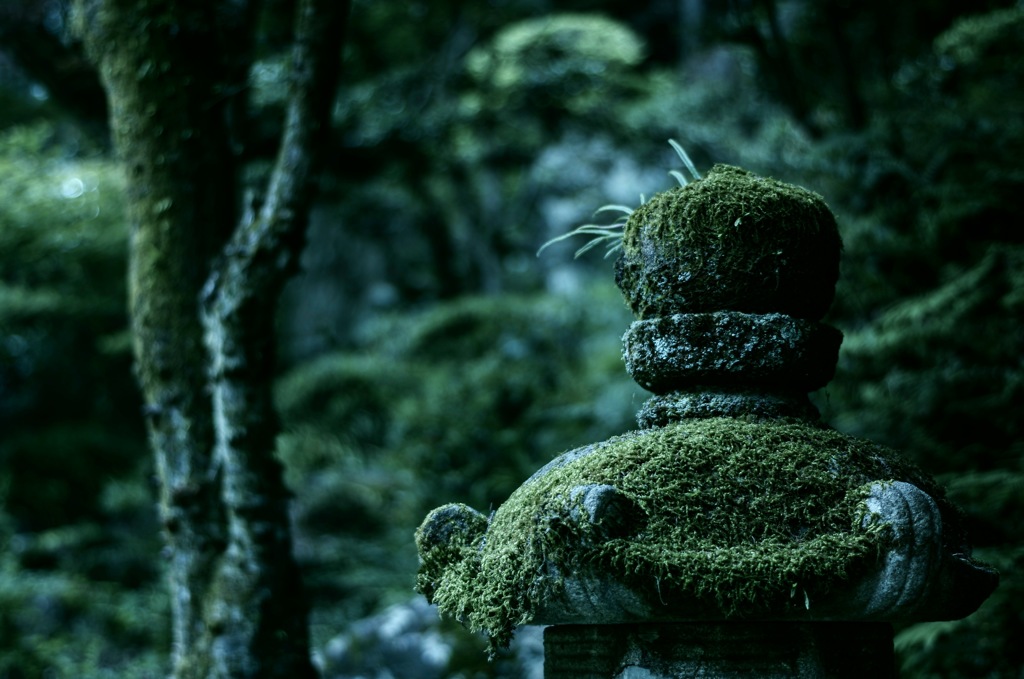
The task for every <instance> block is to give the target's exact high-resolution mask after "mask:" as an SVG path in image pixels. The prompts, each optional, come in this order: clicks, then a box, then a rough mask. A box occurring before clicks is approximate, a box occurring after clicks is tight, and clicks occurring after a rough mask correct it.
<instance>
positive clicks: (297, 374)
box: [0, 0, 1024, 679]
mask: <svg viewBox="0 0 1024 679" xmlns="http://www.w3.org/2000/svg"><path fill="white" fill-rule="evenodd" d="M290 7H291V3H289V2H285V1H282V0H268V1H267V2H265V3H264V6H263V9H262V10H261V15H260V17H261V20H260V22H259V24H258V26H259V32H258V35H257V36H256V40H255V47H254V51H255V53H256V54H257V55H258V60H257V62H256V64H255V65H254V67H253V68H252V69H251V71H250V73H249V78H248V82H249V85H250V94H249V96H250V100H251V102H252V104H253V110H254V113H253V115H252V116H251V118H250V119H249V120H248V121H247V124H248V126H249V131H250V138H251V143H250V145H249V147H248V149H247V153H246V156H245V161H246V165H245V173H246V176H249V177H252V178H259V177H262V176H264V175H265V174H266V172H267V168H268V167H269V165H270V163H271V160H272V154H273V145H272V144H271V143H270V141H271V140H272V139H273V132H272V131H273V130H274V129H275V128H276V127H277V126H278V125H279V123H280V119H281V116H282V110H283V103H284V101H285V99H286V93H285V87H284V83H283V79H284V72H285V68H284V58H285V57H284V51H285V48H286V45H287V35H284V34H283V32H282V28H281V27H282V26H287V25H288V21H286V20H282V19H281V17H282V16H284V15H285V14H287V13H288V12H290ZM966 11H967V10H966V9H965V5H964V3H957V2H951V1H945V2H943V1H940V0H935V1H923V0H922V1H918V2H907V3H892V2H886V3H883V2H878V1H876V0H863V1H860V2H845V1H843V0H822V1H817V2H814V1H810V0H804V1H797V0H794V1H785V2H784V1H780V0H775V1H773V0H733V1H730V2H722V3H713V2H706V1H701V0H672V1H655V2H649V3H635V2H621V1H606V2H586V1H582V0H580V1H560V2H554V1H552V0H491V1H489V2H478V3H466V2H460V1H456V0H443V1H438V2H433V1H432V2H407V3H381V2H370V1H369V0H356V1H355V2H354V3H353V8H352V13H351V18H350V22H349V28H348V31H349V34H348V41H347V47H346V50H345V54H344V74H343V78H342V84H341V87H340V91H339V96H338V98H337V101H336V104H335V107H334V111H333V121H334V129H333V135H332V138H331V143H330V148H329V150H328V152H327V163H326V166H325V168H324V171H323V172H322V175H321V176H320V178H319V183H320V193H319V199H318V201H317V204H316V206H315V210H314V212H313V218H312V223H311V227H310V232H309V234H308V241H309V242H308V246H307V248H306V250H305V253H304V255H303V257H302V272H301V274H300V275H298V276H297V277H296V278H295V279H294V280H292V282H291V283H290V284H289V287H288V289H287V290H286V293H285V298H284V300H283V301H282V303H281V305H280V308H279V309H278V310H277V332H278V339H279V341H280V343H281V361H280V365H279V367H278V377H277V380H276V387H275V389H276V391H275V393H276V402H277V407H278V409H279V411H280V413H281V416H282V420H283V423H284V433H283V434H282V435H281V436H280V437H279V440H278V443H277V454H278V456H279V458H280V459H281V460H282V461H283V463H284V464H285V468H286V474H287V481H288V484H289V485H290V487H291V489H292V490H293V492H294V493H295V500H294V510H293V515H294V525H295V532H296V546H295V549H296V555H297V558H298V559H299V562H300V565H301V569H302V574H303V579H304V581H305V584H306V587H307V590H308V594H309V596H310V599H311V601H312V604H313V610H312V619H311V633H312V638H313V646H314V648H313V651H314V654H315V658H316V660H317V664H318V665H319V667H320V668H321V671H322V673H323V675H324V676H325V677H343V676H360V675H362V676H382V677H383V676H387V675H385V674H383V672H385V671H390V672H392V674H393V675H394V676H423V677H430V676H436V677H457V676H459V677H493V676H526V673H527V672H528V671H529V670H528V669H526V668H525V667H524V666H523V664H522V663H524V662H525V663H527V664H528V663H529V657H530V654H531V652H532V653H533V657H534V658H535V655H536V651H535V649H534V650H533V651H530V649H525V648H523V646H522V645H520V646H519V647H514V648H513V649H512V650H511V651H509V653H508V654H507V655H506V656H503V657H501V658H499V659H498V660H497V661H495V662H493V663H488V662H487V661H486V656H485V653H484V651H483V648H484V641H483V640H480V639H476V638H474V637H471V636H469V635H467V634H466V633H464V632H463V631H462V630H461V628H459V627H458V626H457V625H455V624H452V623H450V622H441V621H438V620H436V619H435V616H433V614H432V613H431V612H430V611H429V610H426V611H424V608H425V604H424V603H423V602H422V600H421V599H420V600H417V598H416V597H415V595H414V593H413V592H412V585H413V581H414V576H415V572H416V568H417V562H416V553H415V547H414V545H413V542H412V533H413V531H414V529H415V527H416V526H417V525H418V524H419V522H420V521H421V520H422V518H423V517H424V515H425V514H426V512H427V511H429V509H431V508H433V507H435V506H437V505H440V504H444V503H447V502H465V503H466V504H469V505H471V506H473V507H476V508H478V509H480V510H484V511H486V510H487V509H488V508H493V507H496V506H498V505H499V504H500V503H501V502H502V501H503V500H504V498H505V497H507V495H508V494H509V493H510V492H511V491H512V490H513V489H515V488H516V487H517V486H518V485H519V483H521V482H522V480H524V479H525V478H526V477H527V476H529V475H530V474H531V473H532V472H533V471H534V470H536V469H537V468H538V467H540V466H541V465H543V464H544V463H545V462H546V461H547V460H549V459H550V458H551V457H552V456H554V455H555V454H557V453H559V452H561V451H564V450H566V449H569V448H572V447H574V446H577V445H581V444H584V443H588V442H592V441H597V440H601V439H604V438H607V437H608V436H610V435H613V434H616V433H621V432H623V431H626V430H628V429H631V428H633V427H634V423H633V419H632V418H633V413H634V412H635V411H636V409H637V408H638V407H639V405H640V404H641V403H642V402H643V401H644V400H645V397H646V394H645V393H644V392H643V391H642V390H641V389H640V388H639V387H637V386H636V385H635V384H633V383H632V382H631V381H630V379H629V378H628V376H627V375H626V373H625V370H624V369H623V367H622V364H621V359H620V347H619V337H620V336H621V333H622V332H623V331H624V330H625V329H626V327H627V326H628V324H629V322H630V317H629V314H628V312H627V310H626V309H625V306H624V304H623V303H622V301H621V300H620V299H619V296H618V292H617V291H616V289H615V288H614V284H613V281H612V278H613V275H612V266H611V262H610V261H606V260H602V259H601V257H600V253H599V252H596V251H595V252H593V253H591V254H589V255H585V256H583V257H581V258H579V259H576V260H573V251H574V249H575V247H574V246H579V245H582V242H581V243H576V244H573V243H561V244H558V245H556V246H553V247H551V248H549V249H547V250H545V252H544V254H543V256H541V257H539V258H538V257H536V256H535V255H536V252H537V250H538V248H539V247H540V245H541V244H543V243H544V242H546V241H547V240H549V239H550V238H552V237H554V236H557V235H560V234H562V233H565V232H567V231H569V230H571V229H572V228H574V227H575V226H577V225H579V224H582V223H585V222H590V221H593V220H594V216H593V211H594V209H595V208H597V207H599V206H601V205H604V204H609V203H615V204H625V205H636V204H638V203H639V201H640V200H641V196H642V195H647V196H650V195H651V194H653V193H655V192H657V191H661V190H665V189H668V188H670V187H671V186H672V185H673V184H674V180H672V178H671V177H669V176H668V174H667V171H668V170H671V169H679V168H678V164H679V163H678V159H677V158H676V156H675V154H674V153H673V151H672V150H671V148H670V147H669V146H668V145H667V144H666V141H667V139H669V138H674V139H676V140H678V141H679V142H680V143H681V144H682V145H683V146H684V147H685V148H686V149H687V151H688V152H689V154H690V156H691V157H692V158H693V159H694V161H695V163H696V165H697V167H698V168H699V169H700V170H702V171H703V170H707V169H708V168H710V166H711V165H712V164H714V163H730V164H735V165H740V166H743V167H745V168H747V169H749V170H752V171H754V172H756V173H759V174H763V175H769V176H773V177H775V178H777V179H781V180H784V181H789V182H794V183H797V184H800V185H802V186H805V187H807V188H810V189H812V190H814V191H816V192H818V193H820V194H822V195H823V196H824V197H825V199H826V200H827V202H828V203H829V204H830V205H831V207H832V209H833V210H834V211H835V212H836V214H837V216H838V220H839V224H840V229H841V233H842V236H843V239H844V243H845V250H844V255H843V264H842V274H841V278H840V282H839V286H838V290H837V297H836V302H835V304H834V305H833V308H832V311H831V312H830V314H829V316H828V318H827V319H826V320H827V321H828V322H830V323H832V324H834V325H835V326H837V327H838V328H840V329H841V330H842V331H843V333H844V335H845V340H844V343H843V347H842V351H841V355H840V364H839V368H838V371H837V375H836V377H835V379H834V380H833V382H832V383H831V384H830V385H829V386H828V387H827V388H825V389H823V390H822V391H821V392H819V393H817V394H815V395H814V399H815V402H816V404H817V405H818V406H819V408H820V409H821V411H822V413H823V416H824V418H825V419H826V420H827V421H829V422H830V423H832V424H833V425H834V426H835V427H837V428H838V429H840V430H842V431H844V432H847V433H850V434H854V435H856V436H861V437H865V438H869V439H872V440H875V441H877V442H880V443H883V444H886V445H890V446H893V447H895V448H897V449H899V450H901V451H902V452H903V453H905V455H906V456H908V457H909V458H910V459H912V460H914V461H916V462H917V463H919V464H920V465H921V466H923V467H924V468H925V469H926V470H927V471H929V472H930V473H932V474H934V475H935V476H937V477H938V478H939V479H940V480H941V481H942V482H943V483H944V484H945V485H946V486H947V488H948V491H949V494H950V496H951V497H952V499H953V500H954V501H956V502H957V503H959V504H960V505H961V506H962V507H963V509H964V511H965V513H966V517H967V520H968V525H969V527H970V531H971V537H972V539H973V542H974V544H975V546H976V555H977V556H979V557H980V558H981V559H983V560H985V561H988V562H990V563H992V564H993V565H995V566H996V567H998V568H999V570H1000V571H1001V573H1002V584H1001V586H1000V588H999V590H997V592H996V593H995V595H993V597H992V598H991V599H990V600H989V601H988V602H986V603H985V604H984V605H983V606H982V608H981V610H979V611H978V612H977V613H975V614H974V615H973V616H971V617H970V618H968V619H967V620H964V621H959V622H943V623H923V624H917V625H911V626H903V627H900V628H898V629H897V636H896V648H897V653H898V659H899V663H900V667H901V671H902V676H904V677H913V678H917V677H982V676H984V677H1015V678H1016V677H1020V676H1022V672H1024V647H1022V646H1021V644H1020V643H1019V639H1020V638H1022V636H1024V614H1022V612H1021V602H1022V601H1024V575H1022V574H1021V568H1022V566H1024V464H1022V461H1024V443H1022V436H1021V433H1022V431H1021V430H1022V422H1024V418H1022V417H1021V404H1022V403H1024V351H1022V349H1024V237H1022V233H1024V229H1022V225H1021V217H1020V211H1019V204H1020V196H1021V195H1022V191H1024V164H1022V162H1021V159H1022V158H1024V6H1022V5H1021V4H1020V3H1019V2H1017V3H1015V2H1005V1H1004V2H996V1H989V2H984V1H983V2H976V3H971V8H970V14H969V15H967V14H965V12H966ZM67 12H68V8H67V6H66V5H65V4H64V3H62V2H58V1H56V0H53V1H32V0H11V1H8V2H5V3H3V5H2V6H0V677H2V678H3V679H14V678H19V677H37V676H58V677H64V676H67V677H156V676H163V675H164V674H166V672H167V669H168V668H167V662H168V660H167V658H168V649H169V646H170V624H169V604H168V602H167V598H168V595H167V592H166V588H165V585H164V582H163V579H162V570H163V563H164V558H165V556H166V555H165V554H162V552H161V550H162V549H163V543H162V541H161V537H160V525H159V521H158V517H157V512H156V495H157V489H156V488H155V482H154V480H153V479H154V469H153V462H152V456H151V454H150V452H149V450H148V447H147V442H146V436H145V426H144V416H143V412H142V400H141V397H140V395H139V392H138V388H137V386H136V384H135V381H134V377H133V372H132V358H131V348H130V337H129V331H128V319H127V312H126V303H125V294H126V293H125V277H126V263H127V259H126V252H127V237H128V227H127V222H126V220H125V218H124V216H123V198H122V191H123V188H124V183H125V180H124V177H123V176H122V173H121V171H120V170H119V168H118V165H117V163H116V161H115V160H114V156H113V153H112V150H111V143H110V139H109V132H108V125H107V110H106V105H105V102H104V97H103V91H102V89H101V87H100V84H99V80H98V79H97V77H96V74H95V72H94V71H93V69H92V67H91V66H90V64H89V63H88V61H87V59H86V58H85V56H84V54H83V51H82V47H81V45H80V44H79V43H78V42H76V40H75V39H74V37H73V36H72V35H71V32H70V31H69V30H68V14H67ZM261 142H263V143H261ZM609 221H611V220H609ZM417 601H418V603H417ZM388 635H390V636H388ZM397 637H401V638H402V641H401V643H399V642H398V641H396V638H397ZM400 649H405V651H403V652H400ZM403 663H404V664H403ZM412 667H414V668H415V672H419V673H420V674H408V673H407V674H404V675H403V674H402V672H403V671H405V672H409V671H412V670H410V669H409V668H412ZM531 667H532V666H531ZM403 668H404V670H403ZM374 672H376V674H374Z"/></svg>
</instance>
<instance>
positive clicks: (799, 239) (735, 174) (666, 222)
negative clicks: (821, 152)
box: [616, 165, 842, 320]
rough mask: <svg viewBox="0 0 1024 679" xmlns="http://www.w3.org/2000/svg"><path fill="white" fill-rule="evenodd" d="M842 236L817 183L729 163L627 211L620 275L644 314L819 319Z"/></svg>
mask: <svg viewBox="0 0 1024 679" xmlns="http://www.w3.org/2000/svg"><path fill="white" fill-rule="evenodd" d="M841 246H842V243H841V240H840V237H839V231H838V227H837V226H836V221H835V217H834V216H833V215H832V212H831V211H830V210H829V208H828V206H827V205H826V204H825V201H824V200H823V199H822V198H821V196H819V195H818V194H816V193H813V192H811V191H808V190H806V189H803V188H800V187H798V186H794V185H792V184H785V183H783V182H779V181H776V180H774V179H769V178H765V177H759V176H757V175H755V174H753V173H751V172H748V171H746V170H743V169H741V168H738V167H732V166H729V165H715V166H714V167H713V168H712V169H711V170H710V172H708V174H707V176H706V177H705V178H704V179H702V180H700V181H696V182H692V183H690V184H688V185H686V186H682V187H679V188H676V189H672V190H670V191H666V192H664V193H659V194H657V195H655V196H654V197H653V198H652V199H651V200H650V201H648V202H647V203H646V204H645V205H643V206H641V207H640V208H638V209H637V210H636V211H634V212H633V214H632V215H631V216H630V218H629V220H628V222H627V223H626V228H625V232H624V234H623V247H624V253H623V256H622V257H621V258H620V259H619V261H618V263H617V270H616V282H617V283H618V284H619V287H620V288H621V289H622V292H623V295H624V296H625V298H626V301H627V303H628V304H629V306H630V308H631V309H632V310H633V312H634V313H635V314H637V316H638V317H639V318H641V319H643V318H650V317H653V316H666V315H669V314H674V313H688V312H700V311H746V312H749V313H770V312H778V313H784V314H789V315H791V316H796V317H798V318H809V319H812V320H816V319H820V318H821V317H822V316H824V314H825V312H826V311H827V310H828V307H829V305H830V304H831V303H832V297H833V295H834V290H835V283H836V280H837V278H838V276H839V252H840V249H841Z"/></svg>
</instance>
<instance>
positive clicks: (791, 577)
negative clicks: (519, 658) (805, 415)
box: [419, 418, 956, 645]
mask: <svg viewBox="0 0 1024 679" xmlns="http://www.w3.org/2000/svg"><path fill="white" fill-rule="evenodd" d="M886 480H903V481H908V482H910V483H913V484H914V485H916V486H918V487H919V488H921V489H922V490H924V491H925V492H927V493H928V494H929V495H931V496H932V497H934V498H937V499H938V500H939V504H940V507H941V508H942V510H943V511H944V512H946V511H947V510H948V505H947V504H946V503H945V502H944V501H942V500H941V496H942V493H941V491H940V490H939V489H938V488H936V487H935V486H934V484H933V482H931V481H930V480H928V479H927V478H926V477H924V476H923V475H922V474H920V473H919V472H917V471H916V470H915V469H914V468H913V467H911V466H910V465H908V464H906V463H902V462H899V461H895V460H893V459H892V458H891V457H889V453H888V452H887V451H886V450H885V449H883V448H881V447H879V446H877V445H874V444H871V443H869V442H865V441H859V440H856V439H852V438H850V437H847V436H845V435H843V434H840V433H838V432H836V431H834V430H831V429H828V428H825V427H818V426H810V425H807V424H796V423H788V422H772V423H752V422H744V421H741V420H736V419H732V418H713V419H708V420H702V421H691V422H687V423H685V425H670V426H667V427H664V428H660V429H655V430H649V431H645V432H639V433H637V432H634V433H630V434H627V435H624V436H621V437H617V438H613V439H610V440H609V441H607V442H604V443H601V444H596V445H594V446H591V447H589V448H585V449H580V450H577V451H572V452H570V453H567V454H565V455H563V456H562V457H561V458H558V460H556V461H555V462H553V463H552V464H550V465H549V466H548V467H546V468H545V469H543V470H541V472H538V474H537V475H535V476H534V477H533V478H532V479H531V480H529V481H528V482H527V483H525V484H523V486H522V487H521V488H520V489H519V490H518V491H516V493H514V494H513V495H512V497H511V498H509V500H508V502H506V503H505V504H504V505H503V506H502V507H501V508H500V509H499V510H498V511H497V512H496V513H495V514H494V516H493V517H492V520H491V521H490V524H489V526H488V527H487V530H486V533H483V534H481V533H479V532H478V531H479V530H480V527H481V526H480V522H479V520H478V521H477V522H476V524H477V525H476V526H475V530H474V531H471V533H472V535H470V534H469V533H467V535H466V536H464V538H463V539H461V540H460V541H457V545H456V549H454V550H448V551H446V552H445V555H446V556H447V558H448V559H449V560H444V559H441V560H439V559H437V558H435V557H436V556H437V555H438V554H440V553H441V552H438V551H437V550H434V551H432V552H429V553H427V554H426V555H424V554H422V553H421V557H424V565H423V568H422V569H421V572H420V577H419V588H420V591H422V592H424V593H425V594H427V595H428V597H429V598H431V599H432V601H433V602H434V603H436V604H438V606H439V608H440V609H441V611H442V612H443V613H446V614H450V615H454V616H456V617H458V618H459V619H460V620H462V621H463V622H464V623H465V624H466V625H467V626H468V627H470V628H471V629H474V630H477V631H484V632H486V633H487V634H488V635H490V637H491V640H492V643H494V644H495V645H502V644H504V643H507V641H508V640H509V639H510V637H511V634H512V631H513V629H514V628H515V627H516V626H518V625H522V624H524V623H528V622H530V621H531V620H532V619H533V616H534V614H535V613H536V611H537V610H538V609H539V608H540V607H542V606H543V604H544V603H545V602H548V601H550V600H551V598H552V597H557V596H559V594H560V592H561V591H562V590H561V577H562V575H558V574H563V575H565V574H579V573H588V572H589V573H600V574H603V575H607V577H608V578H609V579H610V580H612V581H617V582H620V583H622V584H623V585H625V586H627V587H629V588H631V589H632V590H634V591H637V592H641V593H644V594H645V595H647V596H649V601H648V603H649V604H650V605H652V606H653V607H655V608H656V609H657V608H658V607H659V605H663V610H664V612H665V615H666V616H678V618H680V619H686V618H687V616H688V615H693V614H694V613H695V612H700V611H704V612H707V611H713V612H715V614H716V615H720V616H721V617H724V618H737V617H759V616H761V617H775V616H779V615H786V614H787V613H791V612H797V613H798V612H800V611H805V610H806V609H805V607H806V606H808V605H810V607H811V610H812V612H813V602H814V601H815V600H816V598H817V597H819V596H822V595H823V594H825V593H826V592H828V591H829V590H830V588H832V587H834V586H835V585H836V584H837V583H839V582H842V581H846V580H848V579H850V578H852V577H855V576H856V575H857V574H858V573H860V572H863V571H864V570H865V569H866V568H867V567H869V566H870V565H872V564H873V563H875V561H876V559H877V558H878V556H879V554H880V553H881V551H882V550H883V549H885V548H886V547H887V537H886V536H887V535H888V531H887V529H886V527H885V526H883V525H880V524H878V523H871V522H868V523H867V524H866V525H864V522H863V519H864V517H865V516H866V511H867V510H866V508H865V505H864V500H865V498H866V496H867V493H868V492H869V488H870V484H871V483H872V482H874V481H886ZM595 484H596V485H608V486H614V488H615V489H616V491H617V493H618V494H619V495H621V497H622V498H624V502H626V503H629V504H630V505H631V506H635V507H636V516H637V518H636V520H634V521H632V524H631V530H630V532H629V534H627V535H621V534H616V535H615V536H613V537H607V536H606V534H604V533H602V532H601V531H602V528H601V526H600V522H598V524H596V525H595V524H592V523H590V522H588V521H585V520H580V518H579V517H580V516H581V512H580V511H579V507H578V506H577V505H578V504H579V497H578V496H579V492H578V490H577V491H576V493H575V494H574V492H573V489H578V488H579V487H580V486H588V485H595ZM439 511H440V510H439ZM431 523H432V520H431V519H430V518H428V520H427V521H426V522H425V523H424V526H423V527H422V528H421V529H420V532H421V534H427V533H431V534H436V533H437V531H438V530H439V529H438V528H437V527H436V526H433V527H432V526H431V525H430V524H431ZM947 523H950V524H955V521H953V520H950V521H947ZM949 528H950V526H947V527H946V529H947V530H948V529H949ZM949 532H950V534H952V535H955V534H956V531H955V530H951V531H949ZM421 548H422V545H421ZM808 602H810V603H808Z"/></svg>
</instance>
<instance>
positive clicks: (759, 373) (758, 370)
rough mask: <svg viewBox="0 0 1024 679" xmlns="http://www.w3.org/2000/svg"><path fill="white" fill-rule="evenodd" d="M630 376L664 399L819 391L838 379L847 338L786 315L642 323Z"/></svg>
mask: <svg viewBox="0 0 1024 679" xmlns="http://www.w3.org/2000/svg"><path fill="white" fill-rule="evenodd" d="M622 340H623V352H622V356H623V359H624V360H625V362H626V370H628V371H629V374H630V375H631V376H632V377H633V379H634V380H636V382H637V384H639V385H640V386H642V387H644V388H645V389H648V390H650V391H653V392H655V393H657V394H663V393H665V392H667V391H672V390H676V389H685V388H687V387H693V386H695V385H698V384H700V385H707V386H711V385H715V386H744V387H750V388H753V387H761V388H769V389H791V390H797V391H804V392H807V391H814V390H816V389H819V388H821V387H823V386H825V385H826V384H828V382H829V380H831V379H832V377H833V375H834V374H835V369H836V361H837V359H838V356H839V345H840V344H841V343H842V341H843V336H842V333H840V332H839V331H838V330H836V329H835V328H833V327H831V326H828V325H823V324H821V323H814V322H811V321H805V320H801V319H797V318H793V317H791V316H785V315H783V314H746V313H739V312H715V313H701V314H676V315H674V316H664V317H661V318H652V319H648V320H642V321H636V322H634V323H633V325H631V326H630V328H629V330H627V331H626V334H625V335H624V336H623V338H622Z"/></svg>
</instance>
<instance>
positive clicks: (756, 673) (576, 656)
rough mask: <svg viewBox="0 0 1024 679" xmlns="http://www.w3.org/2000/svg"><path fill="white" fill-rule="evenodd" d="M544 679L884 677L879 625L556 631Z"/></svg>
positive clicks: (890, 668)
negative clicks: (596, 678) (605, 678)
mask: <svg viewBox="0 0 1024 679" xmlns="http://www.w3.org/2000/svg"><path fill="white" fill-rule="evenodd" d="M544 646H545V649H546V651H547V654H546V657H545V662H544V676H545V679H593V678H595V677H611V678H613V679H675V678H676V677H718V678H721V679H726V678H731V677H758V678H759V679H797V678H799V679H821V678H824V677H828V678H829V679H863V678H864V677H872V679H886V678H891V677H893V676H894V667H895V663H894V659H893V646H892V628H891V627H890V626H889V625H888V624H885V623H857V622H853V623H842V622H837V623H827V624H801V623H778V622H753V623H751V622H732V623H700V624H661V625H640V624H638V625H560V626H557V627H548V628H547V629H546V630H545V631H544Z"/></svg>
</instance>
